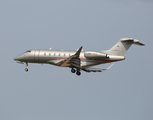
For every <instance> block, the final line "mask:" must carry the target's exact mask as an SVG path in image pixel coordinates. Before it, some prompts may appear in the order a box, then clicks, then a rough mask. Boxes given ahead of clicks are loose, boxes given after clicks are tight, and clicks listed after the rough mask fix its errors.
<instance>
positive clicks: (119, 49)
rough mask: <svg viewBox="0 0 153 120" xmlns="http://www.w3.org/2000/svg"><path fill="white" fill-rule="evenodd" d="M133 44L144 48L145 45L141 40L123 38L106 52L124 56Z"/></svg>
mask: <svg viewBox="0 0 153 120" xmlns="http://www.w3.org/2000/svg"><path fill="white" fill-rule="evenodd" d="M132 44H136V45H140V46H144V44H142V43H140V42H139V40H136V39H133V38H121V39H120V40H119V41H118V43H117V44H115V45H114V46H113V47H112V48H111V49H109V50H107V51H105V53H107V54H111V55H118V56H123V55H124V54H125V53H126V51H127V50H128V49H129V48H130V46H131V45H132Z"/></svg>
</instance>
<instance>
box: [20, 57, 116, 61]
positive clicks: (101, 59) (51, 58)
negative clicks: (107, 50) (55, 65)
mask: <svg viewBox="0 0 153 120" xmlns="http://www.w3.org/2000/svg"><path fill="white" fill-rule="evenodd" d="M19 58H50V59H67V58H65V57H33V56H24V57H19ZM80 59H81V60H95V61H106V62H116V61H117V60H102V59H87V58H80Z"/></svg>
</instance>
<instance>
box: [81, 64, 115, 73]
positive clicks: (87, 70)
mask: <svg viewBox="0 0 153 120" xmlns="http://www.w3.org/2000/svg"><path fill="white" fill-rule="evenodd" d="M113 65H114V63H113V64H111V65H110V66H109V67H107V68H105V69H100V68H84V69H82V70H83V71H85V72H102V71H104V70H109V69H110V68H111V67H112V66H113Z"/></svg>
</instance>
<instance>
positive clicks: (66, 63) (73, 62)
mask: <svg viewBox="0 0 153 120" xmlns="http://www.w3.org/2000/svg"><path fill="white" fill-rule="evenodd" d="M81 50H82V46H81V47H80V48H79V50H78V51H77V52H76V53H75V54H74V55H72V56H70V57H69V58H67V59H66V60H63V61H61V62H59V63H57V65H58V66H61V67H71V66H72V67H76V68H80V58H79V56H80V53H81Z"/></svg>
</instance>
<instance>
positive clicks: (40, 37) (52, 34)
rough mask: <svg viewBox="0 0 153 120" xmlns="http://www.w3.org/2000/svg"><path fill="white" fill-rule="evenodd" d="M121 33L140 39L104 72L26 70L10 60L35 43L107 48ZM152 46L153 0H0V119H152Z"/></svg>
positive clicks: (31, 67)
mask: <svg viewBox="0 0 153 120" xmlns="http://www.w3.org/2000/svg"><path fill="white" fill-rule="evenodd" d="M122 37H132V38H135V39H138V40H140V42H142V43H144V44H146V46H144V47H141V46H136V45H132V47H131V48H130V49H129V51H128V52H127V53H126V54H125V57H126V60H124V61H121V62H118V63H115V64H114V66H113V67H112V68H111V69H110V70H108V71H105V72H102V73H86V72H83V71H82V75H81V76H77V75H75V74H72V73H71V72H70V69H69V68H60V67H55V66H52V65H40V64H29V71H28V72H27V73H26V72H25V71H24V69H25V65H21V64H18V63H16V62H15V61H14V60H13V58H14V57H16V56H18V55H20V54H22V53H23V52H25V51H26V50H28V49H35V48H37V49H49V48H50V47H52V48H53V49H65V50H76V49H78V48H79V47H80V46H83V49H84V50H96V51H100V50H107V49H109V48H110V47H112V46H113V45H114V44H115V43H116V42H117V41H118V40H119V39H120V38H122ZM152 46H153V1H152V0H124V1H123V0H55V1H53V0H42V1H41V0H0V55H1V60H0V61H1V62H0V67H1V69H0V120H152V119H153V93H152V92H153V73H152V72H153V68H152V67H153V65H152V64H153V63H152V59H153V54H152ZM108 65H109V64H108ZM108 65H101V66H98V67H100V68H105V67H107V66H108Z"/></svg>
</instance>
